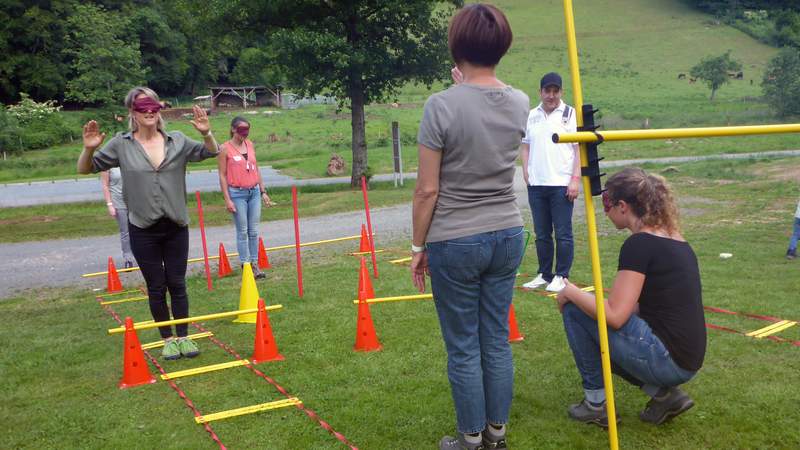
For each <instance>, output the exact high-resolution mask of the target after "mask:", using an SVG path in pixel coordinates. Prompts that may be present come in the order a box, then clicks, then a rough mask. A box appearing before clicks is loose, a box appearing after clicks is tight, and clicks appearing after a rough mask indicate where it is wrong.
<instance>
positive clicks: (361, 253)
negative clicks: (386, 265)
mask: <svg viewBox="0 0 800 450" xmlns="http://www.w3.org/2000/svg"><path fill="white" fill-rule="evenodd" d="M385 251H386V250H375V253H383V252H385ZM350 254H351V255H353V256H361V255H371V254H372V252H353V253H350Z"/></svg>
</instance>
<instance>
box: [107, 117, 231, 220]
mask: <svg viewBox="0 0 800 450" xmlns="http://www.w3.org/2000/svg"><path fill="white" fill-rule="evenodd" d="M164 142H165V146H166V149H165V151H164V161H162V162H161V165H160V166H158V167H157V168H154V167H153V164H152V163H151V162H150V159H149V158H148V157H147V153H146V152H145V150H144V147H142V145H141V144H140V143H139V142H138V141H137V140H136V139H134V138H133V134H132V133H131V132H127V133H122V134H118V135H116V136H114V137H113V138H112V139H111V140H110V141H108V143H107V144H106V145H105V146H103V148H101V149H100V150H98V151H96V152H95V153H94V156H93V157H92V169H93V170H94V171H95V172H100V171H103V170H108V169H111V168H112V167H119V168H120V171H121V172H122V182H123V184H124V185H125V189H124V190H123V197H124V198H125V203H126V204H127V205H128V220H129V221H130V222H131V223H132V224H133V225H136V226H137V227H139V228H148V227H150V226H151V225H153V224H155V223H156V222H157V221H158V220H159V219H160V218H162V217H167V218H168V219H170V220H172V221H173V222H175V223H177V224H178V225H180V226H186V225H188V224H189V213H188V211H187V210H186V165H187V164H188V163H189V162H190V161H191V162H197V161H202V160H204V159H207V158H212V157H214V156H217V153H215V152H210V151H208V149H207V148H206V147H205V144H203V143H202V142H198V141H194V140H192V139H189V138H187V137H186V136H185V135H184V134H183V133H181V132H179V131H171V132H169V133H164Z"/></svg>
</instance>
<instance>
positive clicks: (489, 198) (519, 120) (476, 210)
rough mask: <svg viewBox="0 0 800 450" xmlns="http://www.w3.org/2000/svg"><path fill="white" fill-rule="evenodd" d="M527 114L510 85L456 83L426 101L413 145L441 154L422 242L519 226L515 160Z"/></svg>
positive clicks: (527, 107) (525, 98) (526, 103)
mask: <svg viewBox="0 0 800 450" xmlns="http://www.w3.org/2000/svg"><path fill="white" fill-rule="evenodd" d="M529 110H530V100H529V99H528V96H527V95H526V94H525V93H524V92H522V91H520V90H517V89H514V88H512V87H510V86H507V87H504V88H487V87H481V86H474V85H469V84H458V85H455V86H453V87H451V88H449V89H447V90H446V91H442V92H439V93H436V94H434V95H432V96H431V97H430V98H429V99H428V101H427V102H426V103H425V109H424V112H423V116H422V122H420V125H419V134H418V135H417V142H418V143H419V144H422V145H424V146H426V147H428V148H430V149H433V150H437V151H441V152H442V163H441V169H440V173H439V197H438V199H437V200H436V208H435V209H434V212H433V220H432V221H431V226H430V228H429V229H428V236H427V238H426V241H427V242H438V241H444V240H449V239H456V238H460V237H465V236H470V235H473V234H478V233H485V232H488V231H497V230H503V229H506V228H510V227H515V226H522V216H520V212H519V208H517V203H516V196H515V195H514V187H513V184H514V171H515V166H514V161H515V160H516V159H517V156H518V154H519V146H520V143H521V141H522V137H523V136H524V135H525V124H526V122H527V119H528V111H529Z"/></svg>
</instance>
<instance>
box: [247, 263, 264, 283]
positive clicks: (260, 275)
mask: <svg viewBox="0 0 800 450" xmlns="http://www.w3.org/2000/svg"><path fill="white" fill-rule="evenodd" d="M251 266H252V267H253V277H254V278H255V279H256V280H261V279H264V278H267V274H265V273H264V272H262V271H261V269H259V268H258V264H251Z"/></svg>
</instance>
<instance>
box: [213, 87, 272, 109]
mask: <svg viewBox="0 0 800 450" xmlns="http://www.w3.org/2000/svg"><path fill="white" fill-rule="evenodd" d="M209 89H210V90H211V109H212V110H215V109H217V108H225V107H241V108H248V107H250V106H277V107H280V106H281V90H280V88H279V87H275V88H269V87H267V86H216V87H211V88H209Z"/></svg>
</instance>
